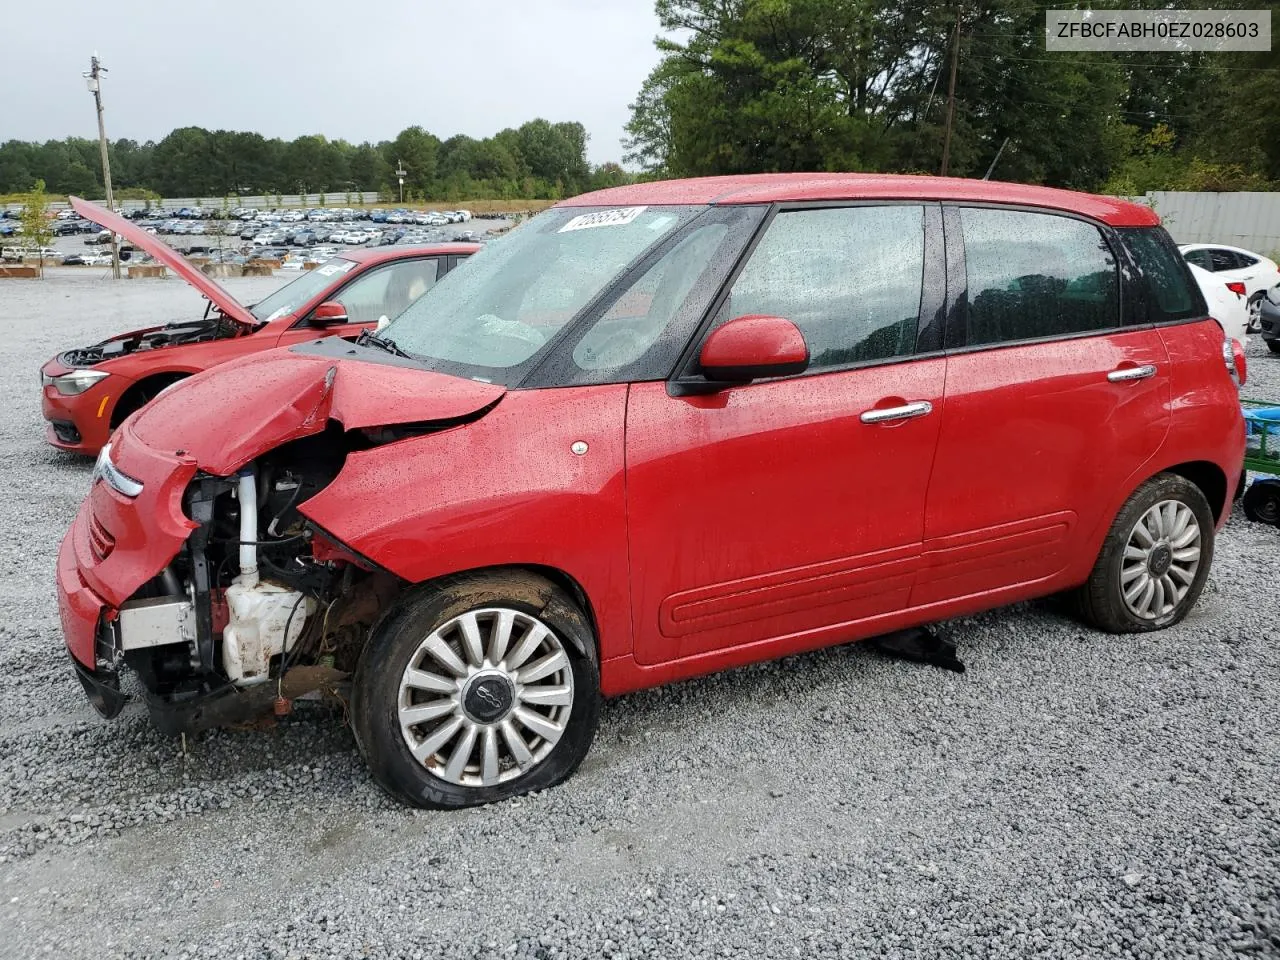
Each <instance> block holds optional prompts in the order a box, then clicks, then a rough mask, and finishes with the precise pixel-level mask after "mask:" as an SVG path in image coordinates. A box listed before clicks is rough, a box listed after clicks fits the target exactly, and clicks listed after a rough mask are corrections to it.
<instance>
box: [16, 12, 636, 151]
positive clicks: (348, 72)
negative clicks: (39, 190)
mask: <svg viewBox="0 0 1280 960" xmlns="http://www.w3.org/2000/svg"><path fill="white" fill-rule="evenodd" d="M3 7H4V10H3V14H2V15H0V21H2V22H3V30H2V31H0V32H3V35H4V37H5V43H4V51H5V57H4V67H5V70H4V73H5V76H6V77H8V83H6V85H5V87H6V93H5V94H4V95H3V97H2V98H0V141H4V140H10V139H19V140H48V139H51V138H52V139H61V138H62V137H66V136H73V135H74V136H83V137H94V136H97V127H96V121H95V119H94V114H93V100H92V98H91V97H90V95H89V93H88V91H87V90H86V88H85V83H84V80H83V79H82V77H81V76H80V75H81V73H82V72H84V71H85V70H87V69H88V67H89V56H90V55H91V54H92V53H94V52H95V51H96V52H97V53H98V56H99V57H100V58H101V59H102V62H103V64H104V65H105V66H106V67H108V68H109V70H110V72H109V73H108V74H107V76H106V79H105V82H104V84H103V97H104V101H105V104H106V120H107V134H108V135H109V136H110V137H111V138H112V139H117V138H123V137H130V138H132V139H134V140H138V141H145V140H158V139H160V138H161V137H163V136H164V135H165V134H166V133H168V132H169V131H170V130H172V129H173V128H174V127H182V126H201V127H207V128H209V129H218V128H225V129H231V130H255V131H258V132H259V133H262V134H264V135H266V136H268V137H273V136H274V137H282V138H284V139H292V138H293V137H296V136H299V135H300V134H307V133H322V134H324V135H325V136H327V137H330V138H333V139H337V138H342V139H345V140H350V141H352V142H355V143H359V142H360V141H362V140H370V141H372V142H375V143H376V142H377V141H379V140H390V139H392V138H393V137H394V136H395V135H396V134H397V133H398V132H399V131H400V130H402V129H403V128H404V127H407V126H410V125H411V124H415V123H416V124H420V125H421V126H423V127H425V128H426V129H428V130H430V131H431V132H432V133H434V134H435V135H436V136H438V137H440V138H441V139H442V140H443V139H446V138H448V137H450V136H453V135H454V134H456V133H465V134H468V135H470V136H473V137H484V136H488V135H490V134H493V133H496V132H497V131H498V130H501V129H502V128H503V127H515V126H519V125H520V124H521V123H523V122H524V121H526V120H532V119H533V118H534V117H545V118H546V119H548V120H551V121H553V122H554V121H560V120H578V121H581V123H582V124H583V125H584V126H585V127H586V128H587V133H589V134H590V137H591V139H590V140H589V142H588V144H587V154H588V157H589V159H590V160H591V161H592V162H593V163H602V162H604V161H607V160H620V159H621V158H622V147H621V145H620V144H619V140H620V138H621V137H622V136H623V129H622V128H623V125H624V124H625V123H626V122H627V118H628V115H629V112H628V110H627V104H629V103H631V102H632V101H633V100H634V99H635V96H636V94H637V92H638V91H639V89H640V84H641V82H642V81H643V80H644V78H645V76H647V75H648V73H649V71H650V70H651V69H652V68H653V66H654V64H655V63H656V62H657V59H658V54H657V51H656V50H655V49H654V46H653V38H654V37H655V36H656V35H657V33H658V29H659V28H658V21H657V18H656V17H655V16H654V11H653V7H654V4H653V0H303V2H301V3H292V2H272V0H252V2H250V0H166V2H164V3H160V4H145V5H139V4H132V3H127V2H126V3H118V2H115V0H62V2H60V3H56V4H54V5H53V6H52V7H49V6H46V5H44V4H42V3H19V2H17V0H3ZM139 8H140V9H139ZM135 10H136V11H137V12H134V11H135ZM126 11H127V12H126Z"/></svg>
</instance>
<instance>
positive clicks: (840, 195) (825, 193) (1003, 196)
mask: <svg viewBox="0 0 1280 960" xmlns="http://www.w3.org/2000/svg"><path fill="white" fill-rule="evenodd" d="M813 200H819V201H820V200H951V201H969V202H975V203H1007V204H1014V205H1018V206H1030V207H1047V208H1049V209H1052V210H1061V211H1064V212H1067V213H1077V214H1080V215H1082V216H1086V217H1091V218H1093V219H1095V220H1101V221H1102V222H1103V223H1108V224H1111V225H1112V226H1116V227H1149V226H1155V225H1157V224H1159V222H1160V218H1159V217H1158V216H1156V214H1155V211H1153V210H1152V209H1151V208H1150V207H1145V206H1143V205H1142V204H1138V203H1132V202H1130V201H1128V200H1120V199H1117V198H1115V197H1102V196H1096V195H1094V194H1089V193H1077V192H1075V191H1073V190H1059V189H1057V188H1054V187H1038V186H1032V185H1030V184H1025V183H1004V182H1002V181H998V180H965V179H961V178H958V177H930V176H912V175H902V174H883V173H759V174H749V175H744V176H729V177H697V178H694V179H688V180H658V181H653V182H650V183H635V184H631V185H629V186H625V187H610V188H608V189H605V190H597V191H595V192H593V193H584V194H580V195H579V196H576V197H572V198H570V199H568V200H562V201H561V202H560V203H559V204H557V206H564V207H596V206H609V207H613V206H628V207H630V206H640V205H649V204H654V205H659V204H713V203H714V204H747V203H752V204H766V203H788V202H803V201H813Z"/></svg>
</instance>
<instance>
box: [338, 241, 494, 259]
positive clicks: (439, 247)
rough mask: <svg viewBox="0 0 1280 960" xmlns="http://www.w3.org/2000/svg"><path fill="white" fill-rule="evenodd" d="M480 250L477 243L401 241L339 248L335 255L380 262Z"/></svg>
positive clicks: (457, 254)
mask: <svg viewBox="0 0 1280 960" xmlns="http://www.w3.org/2000/svg"><path fill="white" fill-rule="evenodd" d="M479 250H480V244H478V243H422V244H413V243H401V244H392V245H389V246H385V247H361V248H359V249H356V250H339V251H338V253H337V256H339V257H342V259H344V260H354V261H355V262H356V263H382V262H383V261H386V260H403V259H404V258H406V257H443V256H448V255H449V254H453V255H454V256H465V255H468V254H472V253H476V252H477V251H479Z"/></svg>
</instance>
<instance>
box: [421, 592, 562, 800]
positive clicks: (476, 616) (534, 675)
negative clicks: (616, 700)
mask: <svg viewBox="0 0 1280 960" xmlns="http://www.w3.org/2000/svg"><path fill="white" fill-rule="evenodd" d="M572 709H573V670H572V668H571V667H570V665H569V657H568V655H567V654H566V653H565V649H564V644H563V643H562V642H561V641H560V638H559V637H557V636H556V635H555V633H554V632H553V631H552V630H551V628H549V627H548V626H547V625H546V624H544V623H543V622H542V621H541V620H539V619H537V618H536V617H532V616H530V615H529V614H527V613H523V612H521V611H519V610H511V609H509V608H502V607H494V608H488V609H484V610H472V611H471V612H469V613H464V614H462V615H461V616H458V617H454V618H453V619H452V620H450V621H448V622H447V623H445V624H444V625H443V626H441V627H439V628H438V629H436V630H434V631H432V632H431V633H430V634H429V635H428V636H427V637H426V639H424V640H423V641H422V643H421V644H419V645H418V649H417V650H416V651H415V652H414V654H413V656H412V657H410V658H409V664H408V666H406V667H405V670H404V674H403V675H402V676H401V679H400V697H399V703H398V712H399V721H400V730H401V733H402V734H403V735H404V742H405V743H406V744H407V745H408V747H409V750H410V752H412V753H413V755H414V757H415V758H416V759H417V761H418V762H419V763H421V764H422V765H423V766H424V767H426V769H427V770H428V771H429V772H431V773H432V774H434V775H435V776H437V777H439V778H440V779H442V780H447V781H448V782H449V783H454V784H458V785H460V786H465V787H487V786H492V785H493V784H497V783H503V782H505V781H507V780H512V779H514V778H516V777H519V776H521V775H523V774H525V773H528V772H529V771H530V770H532V769H533V768H534V767H536V766H537V765H538V764H539V763H541V762H542V761H543V760H545V759H546V758H547V756H548V754H550V753H551V751H552V749H553V748H554V747H555V745H556V743H557V742H558V741H559V739H560V737H561V735H562V734H563V733H564V730H565V727H566V726H567V725H568V723H569V714H570V713H571V712H572Z"/></svg>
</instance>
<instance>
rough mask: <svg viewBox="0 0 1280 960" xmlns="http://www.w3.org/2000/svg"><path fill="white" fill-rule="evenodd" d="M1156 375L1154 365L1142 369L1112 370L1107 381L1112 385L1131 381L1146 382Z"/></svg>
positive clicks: (1149, 364) (1145, 365)
mask: <svg viewBox="0 0 1280 960" xmlns="http://www.w3.org/2000/svg"><path fill="white" fill-rule="evenodd" d="M1155 375H1156V365H1155V364H1154V363H1148V364H1144V365H1143V366H1141V367H1125V368H1124V369H1123V370H1112V371H1111V372H1110V373H1108V374H1107V379H1108V380H1110V381H1111V382H1112V383H1125V382H1126V381H1129V380H1146V379H1147V378H1148V377H1154V376H1155Z"/></svg>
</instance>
